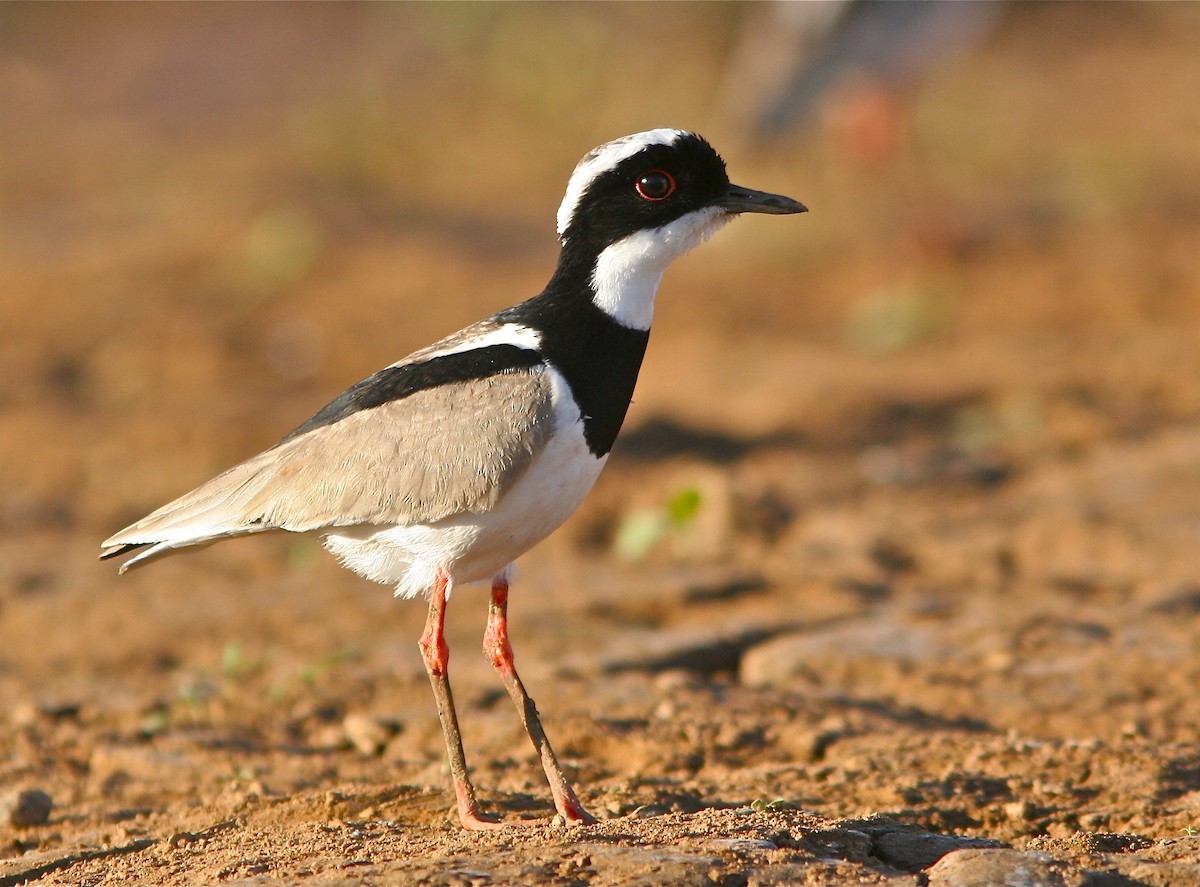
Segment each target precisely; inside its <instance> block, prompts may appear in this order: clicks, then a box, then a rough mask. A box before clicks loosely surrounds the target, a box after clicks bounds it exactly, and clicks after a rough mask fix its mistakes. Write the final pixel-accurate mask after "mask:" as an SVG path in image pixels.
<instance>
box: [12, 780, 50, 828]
mask: <svg viewBox="0 0 1200 887" xmlns="http://www.w3.org/2000/svg"><path fill="white" fill-rule="evenodd" d="M53 809H54V799H53V798H51V797H50V796H49V795H48V794H46V793H45V792H44V791H42V790H41V789H38V788H27V789H24V790H22V791H14V792H9V793H8V794H7V795H5V796H4V797H2V798H0V823H3V824H5V825H10V826H12V827H13V828H29V827H30V826H34V825H42V824H44V823H45V822H46V821H47V820H48V819H49V818H50V811H51V810H53Z"/></svg>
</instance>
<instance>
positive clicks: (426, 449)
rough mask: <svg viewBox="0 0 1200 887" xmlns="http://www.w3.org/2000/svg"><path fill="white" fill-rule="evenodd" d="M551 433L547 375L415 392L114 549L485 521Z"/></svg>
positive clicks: (288, 448)
mask: <svg viewBox="0 0 1200 887" xmlns="http://www.w3.org/2000/svg"><path fill="white" fill-rule="evenodd" d="M552 426H553V404H552V402H551V388H550V380H549V379H548V378H547V376H546V373H545V370H544V369H542V368H541V367H535V368H532V369H523V370H519V371H512V372H505V373H500V374H497V375H492V376H488V377H486V378H482V379H473V380H470V381H466V382H459V383H455V384H453V385H445V386H440V387H435V388H429V389H425V390H421V391H417V392H415V393H413V394H411V395H409V396H407V397H404V398H403V399H401V400H396V401H392V402H388V403H385V404H382V405H380V406H378V407H375V408H373V409H368V410H362V411H359V412H355V413H353V414H351V415H349V416H347V417H346V418H344V419H341V420H339V421H337V422H335V423H333V424H329V425H322V426H320V427H318V428H315V429H313V430H312V431H309V432H307V433H305V434H302V435H300V436H298V437H294V438H289V439H285V440H284V442H283V443H281V444H279V445H278V446H276V447H273V448H272V449H269V450H266V451H265V452H263V453H260V454H259V455H257V456H254V457H253V458H251V459H248V460H247V461H245V462H243V463H241V464H240V465H236V466H234V467H233V468H231V469H229V470H228V471H226V472H225V473H224V474H221V475H219V476H218V477H216V478H214V479H213V480H211V481H209V482H208V483H206V484H204V485H203V486H201V487H198V488H197V489H195V490H193V491H192V492H190V493H188V494H186V495H184V496H181V497H180V498H178V499H176V500H175V501H174V502H170V503H168V504H167V505H164V506H163V507H162V508H160V509H158V510H157V511H155V512H153V513H152V514H150V515H148V516H146V517H144V518H143V519H142V520H140V521H138V522H137V523H135V524H133V525H132V526H130V527H127V528H126V529H124V530H122V531H121V532H119V533H117V534H116V535H114V536H112V537H111V538H110V539H107V540H106V541H105V542H104V543H103V545H102V548H103V553H102V554H101V557H114V556H116V555H119V554H123V553H125V552H127V551H130V550H133V549H134V548H138V547H141V546H146V545H148V546H151V547H150V548H148V549H147V550H146V551H143V552H142V553H141V554H139V555H137V556H136V557H134V558H132V559H130V560H129V561H126V562H125V564H124V565H123V566H122V568H121V570H122V572H123V571H124V570H126V569H128V568H129V567H132V566H134V565H136V564H138V563H140V562H143V561H145V560H148V559H150V558H153V557H156V556H158V555H162V554H167V553H169V552H170V551H172V550H174V549H177V548H183V547H187V546H192V545H202V544H205V543H208V542H213V541H216V540H218V539H221V538H225V537H229V536H239V535H244V534H248V533H258V532H264V531H266V530H288V531H292V532H306V531H314V530H321V529H324V528H327V527H338V526H350V525H353V524H415V523H430V522H433V521H438V520H442V519H444V518H448V517H451V516H454V515H457V514H463V513H485V512H487V511H489V510H490V509H491V508H493V507H494V506H495V505H496V503H497V501H498V500H499V499H500V497H501V496H502V495H503V494H504V493H505V491H507V490H508V489H509V488H510V487H511V486H512V484H513V483H514V482H515V481H516V480H517V478H519V477H520V475H521V474H522V473H523V472H524V471H525V469H526V468H527V467H528V465H529V463H530V461H531V460H532V458H533V456H534V455H535V454H536V453H537V452H538V451H539V450H540V449H541V448H542V447H543V446H544V445H545V443H546V440H547V438H548V437H549V435H550V433H551V431H552Z"/></svg>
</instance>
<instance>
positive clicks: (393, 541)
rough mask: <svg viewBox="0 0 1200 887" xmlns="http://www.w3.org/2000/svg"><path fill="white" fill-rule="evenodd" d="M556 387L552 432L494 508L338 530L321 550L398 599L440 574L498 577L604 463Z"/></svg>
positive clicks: (575, 501) (548, 529)
mask: <svg viewBox="0 0 1200 887" xmlns="http://www.w3.org/2000/svg"><path fill="white" fill-rule="evenodd" d="M554 375H555V376H556V377H557V376H558V374H557V373H555V374H554ZM554 381H555V385H554V388H555V391H554V394H555V427H556V428H557V431H556V432H555V434H554V435H553V436H552V437H551V438H550V439H549V441H547V443H546V446H545V448H544V449H543V450H542V451H541V452H540V453H538V454H537V455H536V456H535V457H534V458H533V461H532V462H531V463H530V465H529V468H528V469H527V470H526V471H525V473H524V474H523V475H522V476H521V477H520V479H519V480H518V481H517V482H516V483H515V484H513V486H512V488H511V489H510V490H509V491H508V492H507V493H506V494H505V495H504V497H503V498H502V499H501V500H500V502H499V503H497V505H496V507H495V508H494V509H492V510H491V511H489V512H487V513H486V514H462V515H458V516H457V517H453V518H448V519H446V520H442V521H438V522H436V523H431V524H412V525H407V526H398V525H390V526H388V525H384V526H373V525H372V526H356V527H345V528H339V529H337V530H335V531H333V532H331V533H329V534H328V535H327V536H326V537H325V547H326V548H328V549H329V550H330V551H332V552H333V553H334V554H335V555H337V557H338V558H340V559H341V561H342V563H344V564H345V565H346V566H347V567H349V568H350V569H351V570H354V572H356V573H358V574H359V575H360V576H365V577H366V578H368V579H372V580H374V581H376V582H383V583H386V584H389V585H395V586H396V595H397V596H399V597H412V596H414V595H416V594H418V593H428V591H429V589H430V588H432V587H433V583H434V581H435V579H436V578H437V575H438V573H439V572H440V571H443V570H444V571H445V572H447V573H448V574H449V575H450V579H451V581H452V583H453V584H462V583H467V582H477V581H479V580H481V579H490V578H491V577H493V576H495V575H497V574H498V573H500V572H502V571H503V570H504V569H505V568H506V567H507V566H508V565H509V564H510V563H512V561H514V560H515V559H516V558H518V557H520V556H521V555H522V554H524V553H525V552H526V551H528V550H529V549H530V548H532V547H533V546H534V545H536V544H537V543H538V542H541V541H542V540H543V539H545V538H546V537H547V536H549V535H550V534H551V533H552V532H554V530H556V529H558V527H559V526H561V525H562V523H563V521H565V520H566V519H567V518H568V517H570V516H571V514H572V513H573V512H574V511H575V509H576V508H578V507H579V504H580V503H581V502H582V501H583V498H584V496H586V495H587V493H588V491H589V490H591V488H592V485H593V484H595V482H596V478H597V477H599V475H600V470H601V469H602V468H603V467H604V463H605V462H606V461H607V460H608V457H607V455H606V456H604V457H601V458H596V456H594V455H592V453H591V452H590V451H589V450H588V448H587V443H586V442H585V441H584V437H583V422H582V420H581V419H580V416H579V411H578V409H577V408H576V407H575V404H574V401H572V400H571V398H570V396H569V395H568V393H567V389H566V385H565V383H563V382H562V380H561V378H556V379H555V380H554Z"/></svg>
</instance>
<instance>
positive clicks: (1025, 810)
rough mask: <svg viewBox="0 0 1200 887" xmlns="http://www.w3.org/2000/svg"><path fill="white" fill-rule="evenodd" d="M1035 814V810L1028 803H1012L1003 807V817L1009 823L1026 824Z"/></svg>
mask: <svg viewBox="0 0 1200 887" xmlns="http://www.w3.org/2000/svg"><path fill="white" fill-rule="evenodd" d="M1036 814H1037V808H1036V807H1034V806H1033V804H1031V803H1030V802H1029V801H1013V802H1011V803H1009V804H1005V805H1004V815H1005V816H1006V817H1008V820H1009V821H1010V822H1028V821H1029V820H1031V819H1033V817H1034V816H1035V815H1036Z"/></svg>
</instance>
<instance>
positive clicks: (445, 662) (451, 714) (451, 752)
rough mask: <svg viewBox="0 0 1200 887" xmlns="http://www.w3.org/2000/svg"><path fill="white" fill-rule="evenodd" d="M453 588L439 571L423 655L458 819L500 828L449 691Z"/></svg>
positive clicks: (422, 643)
mask: <svg viewBox="0 0 1200 887" xmlns="http://www.w3.org/2000/svg"><path fill="white" fill-rule="evenodd" d="M449 590H450V577H449V576H448V575H447V574H446V573H439V574H438V577H437V581H436V582H435V583H434V586H433V589H432V591H431V592H430V595H429V617H428V619H427V620H426V622H425V631H424V633H423V634H422V635H421V641H420V646H421V657H422V658H423V659H424V660H425V670H426V672H428V674H429V682H430V684H431V685H432V686H433V697H434V699H435V700H436V701H437V710H438V720H440V721H441V722H442V735H443V737H444V738H445V740H446V753H447V755H448V757H449V759H450V775H451V778H452V779H453V781H454V798H455V802H456V804H457V806H458V818H459V821H460V822H462V824H463V826H464V827H465V828H468V829H472V830H482V829H490V828H500V827H501V826H502V825H503V823H501V822H499V821H498V820H496V818H495V817H493V816H488V815H486V814H484V813H481V812H480V810H479V802H478V801H476V800H475V787H474V786H473V785H471V777H470V776H469V775H468V773H467V759H466V755H464V754H463V745H462V734H461V733H460V732H459V729H458V714H457V713H456V712H455V710H454V696H453V695H452V694H451V692H450V648H449V647H448V646H447V645H446V635H445V625H446V598H447V595H448V594H449Z"/></svg>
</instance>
